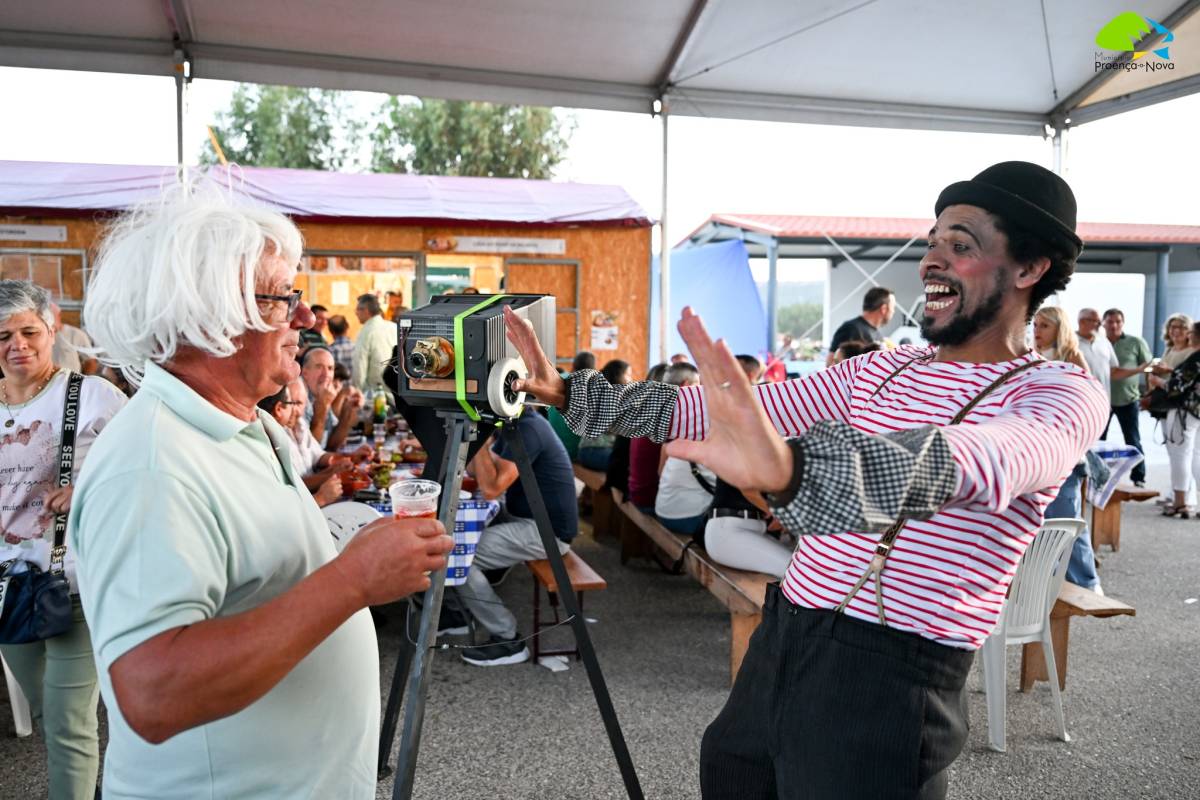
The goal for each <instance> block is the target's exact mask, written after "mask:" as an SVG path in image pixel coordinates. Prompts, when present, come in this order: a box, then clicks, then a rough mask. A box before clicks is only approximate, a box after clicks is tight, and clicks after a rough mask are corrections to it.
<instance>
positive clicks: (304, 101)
mask: <svg viewBox="0 0 1200 800" xmlns="http://www.w3.org/2000/svg"><path fill="white" fill-rule="evenodd" d="M361 127H362V124H361V123H360V122H357V121H356V120H354V119H352V118H351V117H350V114H349V110H348V108H347V105H346V102H345V98H344V97H343V95H342V94H341V93H339V92H334V91H326V90H323V89H299V88H296V87H292V86H258V85H254V84H245V83H243V84H239V85H238V87H237V89H235V90H234V93H233V98H232V100H231V101H230V104H229V108H228V109H226V110H224V111H222V112H220V114H218V116H217V123H216V124H215V125H214V126H213V131H214V132H215V133H216V134H217V139H218V140H219V141H220V143H221V149H223V150H224V151H225V157H226V159H228V161H229V162H230V163H231V164H241V165H243V166H247V167H294V168H297V169H324V170H336V169H339V168H341V167H342V166H344V165H346V164H347V161H348V160H349V159H350V157H351V155H352V152H353V149H354V146H355V141H356V140H357V138H358V136H359V134H360V132H361ZM217 162H218V159H217V154H216V152H214V150H213V147H212V143H211V142H208V141H205V143H204V148H203V150H202V152H201V154H200V163H201V164H215V163H217Z"/></svg>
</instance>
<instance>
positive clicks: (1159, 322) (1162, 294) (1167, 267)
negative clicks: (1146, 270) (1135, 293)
mask: <svg viewBox="0 0 1200 800" xmlns="http://www.w3.org/2000/svg"><path fill="white" fill-rule="evenodd" d="M1155 255H1156V259H1155V262H1156V263H1155V265H1154V266H1155V276H1154V329H1153V331H1152V333H1154V334H1155V335H1154V337H1153V342H1154V355H1156V356H1161V355H1162V354H1163V345H1164V342H1163V339H1162V336H1159V335H1158V333H1159V331H1161V330H1162V329H1163V326H1164V325H1165V324H1166V323H1167V288H1168V284H1169V282H1170V280H1171V277H1170V276H1171V248H1170V247H1165V248H1163V249H1162V250H1159V251H1158V253H1156V254H1155ZM1143 327H1144V326H1143ZM1146 338H1147V339H1150V338H1151V337H1149V336H1147V337H1146Z"/></svg>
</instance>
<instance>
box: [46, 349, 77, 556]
mask: <svg viewBox="0 0 1200 800" xmlns="http://www.w3.org/2000/svg"><path fill="white" fill-rule="evenodd" d="M82 387H83V376H82V375H80V374H79V373H78V372H71V373H69V374H68V375H67V394H66V397H65V398H64V400H63V421H62V438H60V439H59V443H58V485H59V487H60V488H61V487H64V486H70V485H71V473H72V471H73V469H74V466H75V428H76V427H77V426H78V425H79V393H80V391H81V389H82ZM66 535H67V515H66V514H56V515H55V516H54V547H53V549H51V550H50V571H51V572H62V571H63V556H64V555H65V554H66V552H67V548H66V545H64V544H63V541H64V539H65V537H66Z"/></svg>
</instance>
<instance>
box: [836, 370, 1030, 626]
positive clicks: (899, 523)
mask: <svg viewBox="0 0 1200 800" xmlns="http://www.w3.org/2000/svg"><path fill="white" fill-rule="evenodd" d="M931 358H933V356H931V355H929V356H920V357H919V358H914V359H912V360H911V361H907V362H905V363H904V364H901V365H900V366H899V367H898V368H897V369H896V370H895V371H894V372H892V374H891V375H888V376H887V377H886V378H885V379H884V380H883V383H881V384H879V386H878V387H876V389H875V391H873V392H872V393H871V398H872V399H874V398H875V396H876V395H878V394H879V392H880V391H881V390H882V389H883V387H884V386H886V385H887V384H888V383H889V382H890V381H891V380H892V378H894V377H896V376H897V375H899V374H900V373H901V372H903V371H904V370H905V369H907V368H908V367H909V365H911V364H915V363H916V362H918V361H929V360H930V359H931ZM1040 363H1041V361H1040V360H1037V359H1035V360H1033V361H1027V362H1025V363H1024V364H1021V365H1020V366H1017V367H1013V368H1012V369H1010V370H1009V371H1008V372H1006V373H1004V374H1003V375H1001V376H1000V377H999V378H996V380H994V381H992V382H991V383H990V384H988V386H987V387H986V388H985V389H984V390H983V391H982V392H980V393H979V394H977V395H975V397H974V398H972V399H971V402H969V403H967V404H966V405H965V406H963V407H962V408H961V409H960V410H959V412H958V413H957V414H955V415H954V418H953V419H951V420H950V424H951V425H957V424H958V423H960V422H962V421H963V419H965V418H966V416H967V414H969V413H971V411H972V410H973V409H974V408H975V406H977V405H979V403H980V402H981V401H982V400H983V399H984V398H985V397H987V396H988V395H989V394H991V393H992V392H994V391H995V390H996V389H998V388H1000V386H1001V385H1002V384H1003V383H1005V382H1006V381H1008V380H1009V379H1010V378H1013V377H1015V376H1016V375H1017V374H1019V373H1021V372H1024V371H1025V370H1027V369H1029V368H1030V367H1034V366H1037V365H1038V364H1040ZM905 522H907V520H906V519H905V518H904V517H900V518H899V519H897V520H896V521H895V522H893V523H892V524H891V526H890V527H889V528H888V529H887V530H886V531H884V533H883V536H881V537H879V541H878V542H877V543H876V544H875V554H874V555H873V556H872V557H871V563H870V565H869V566H868V567H867V571H866V572H864V573H863V574H862V576H861V577H860V578H859V579H858V580H857V581H855V583H854V587H853V588H851V589H850V592H849V593H848V594H847V595H846V596H845V597H844V598H842V602H840V603H838V606H837V609H836V611H837V613H839V614H840V613H842V612H843V611H845V610H846V606H847V605H849V604H850V601H851V600H853V599H854V596H855V595H857V594H858V591H859V590H860V589H862V587H863V586H864V585H866V582H867V581H868V580H871V579H872V578H874V580H875V611H876V613H877V614H878V616H879V624H880V625H886V624H887V617H886V616H885V615H884V613H883V568H884V567H885V566H887V559H888V556H889V555H891V553H892V546H893V545H894V544H895V543H896V538H897V537H898V536H899V535H900V531H901V530H903V529H904V523H905Z"/></svg>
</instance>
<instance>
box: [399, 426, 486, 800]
mask: <svg viewBox="0 0 1200 800" xmlns="http://www.w3.org/2000/svg"><path fill="white" fill-rule="evenodd" d="M446 427H447V428H448V429H449V430H448V433H449V437H448V440H447V443H446V445H447V446H446V456H445V457H446V461H445V463H444V465H443V469H442V473H441V475H442V495H441V506H440V508H439V513H438V519H440V520H441V521H442V525H444V526H445V528H446V530H447V531H453V530H454V519H455V516H456V515H457V514H458V492H459V490H460V489H461V488H462V474H463V470H464V469H465V468H466V466H467V446H468V444H469V443H470V441H471V437H472V436H473V434H474V431H475V423H473V422H471V421H470V420H468V419H467V418H466V417H458V416H455V417H450V418H449V419H448V420H447V422H446ZM430 577H431V585H430V587H429V589H427V590H426V592H425V600H424V603H423V604H422V608H421V624H420V627H419V628H418V631H417V645H416V647H415V648H413V657H412V672H411V674H410V675H409V677H408V691H407V694H408V704H407V705H406V707H405V709H404V728H403V730H402V732H401V734H400V753H399V755H398V756H397V759H396V782H395V784H394V786H393V787H392V798H393V800H408V799H409V798H410V797H412V789H413V777H414V776H415V774H416V771H417V753H418V752H419V751H420V749H421V726H422V725H423V724H424V722H425V699H426V696H427V694H428V692H429V670H430V667H431V666H432V662H433V643H434V640H435V639H436V638H437V624H438V615H439V614H440V612H441V610H442V590H443V588H444V586H445V583H446V570H444V569H443V570H439V571H438V572H436V573H434V574H433V575H432V576H430ZM405 635H407V631H406V633H405ZM397 668H399V665H397Z"/></svg>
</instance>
